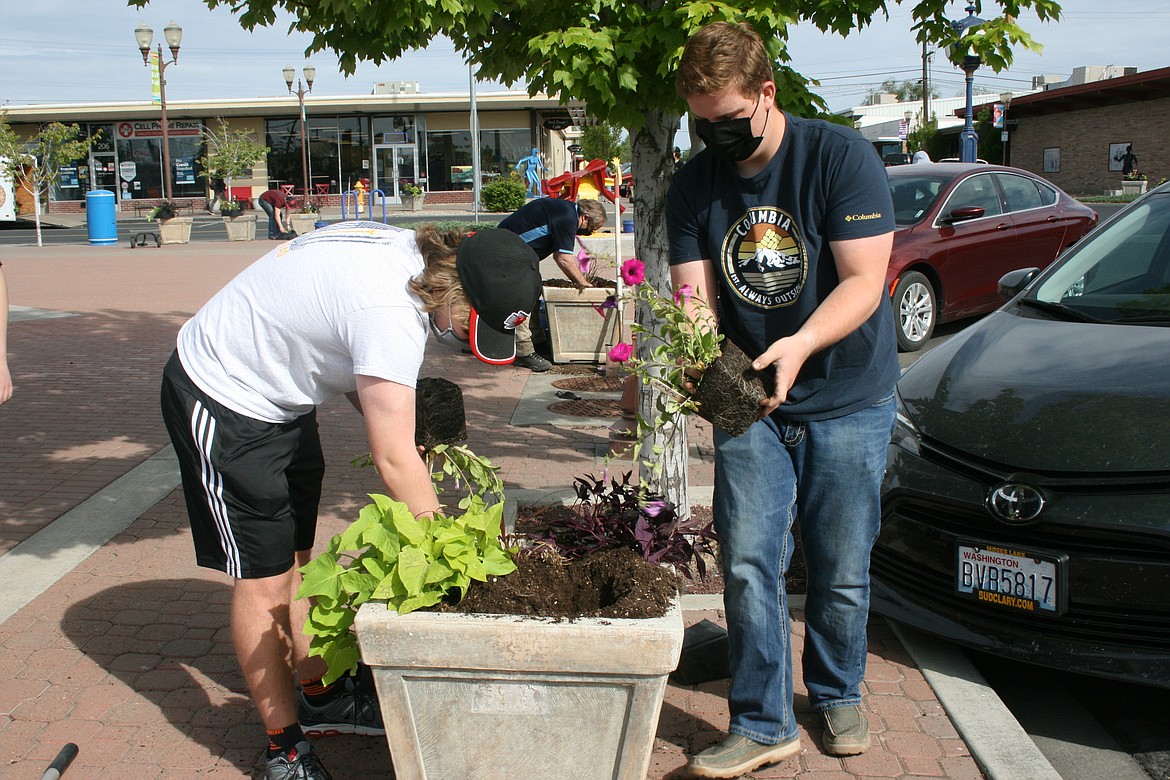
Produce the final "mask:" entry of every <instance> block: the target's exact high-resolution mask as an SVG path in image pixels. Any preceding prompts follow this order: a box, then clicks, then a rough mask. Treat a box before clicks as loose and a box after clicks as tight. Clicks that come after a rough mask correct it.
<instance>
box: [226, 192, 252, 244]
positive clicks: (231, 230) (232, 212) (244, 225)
mask: <svg viewBox="0 0 1170 780" xmlns="http://www.w3.org/2000/svg"><path fill="white" fill-rule="evenodd" d="M219 213H220V216H222V217H223V224H224V227H226V228H227V234H228V240H229V241H253V240H255V238H256V215H255V214H245V213H244V207H243V205H241V204H240V202H239V201H235V200H225V201H224V202H223V203H221V204H220V207H219Z"/></svg>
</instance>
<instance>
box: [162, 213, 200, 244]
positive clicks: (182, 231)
mask: <svg viewBox="0 0 1170 780" xmlns="http://www.w3.org/2000/svg"><path fill="white" fill-rule="evenodd" d="M156 221H157V222H158V236H159V240H160V241H161V242H162V243H164V244H186V243H189V242H190V241H191V223H192V222H194V221H195V220H194V218H193V217H171V218H170V219H159V220H156Z"/></svg>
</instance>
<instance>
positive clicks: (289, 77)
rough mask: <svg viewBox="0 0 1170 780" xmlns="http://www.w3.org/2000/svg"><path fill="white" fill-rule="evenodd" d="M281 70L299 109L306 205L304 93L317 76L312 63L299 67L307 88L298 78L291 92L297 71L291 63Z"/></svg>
mask: <svg viewBox="0 0 1170 780" xmlns="http://www.w3.org/2000/svg"><path fill="white" fill-rule="evenodd" d="M283 72H284V83H285V84H287V85H288V91H289V94H295V95H296V96H297V103H298V104H299V105H300V109H301V171H302V173H303V175H304V187H305V196H304V197H305V201H304V204H303V205H305V206H307V205H308V204H309V147H308V145H307V144H306V142H305V124H306V119H305V95H307V94H309V93H310V92H312V91H313V79H315V78H317V69H316V68H314V67H313V66H312V65H306V66H305V67H304V68H302V69H301V73H303V74H304V76H305V84H307V85H308V88H307V89H306V88H305V87H304V86H302V85H301V80H300V79H299V78H298V79H297V91H296V92H295V93H294V92H293V88H292V85H293V78H294V77H295V76H296V73H297V72H296V69H295V68H293V66H292V65H286V66H285V68H284V71H283ZM370 213H371V214H372V213H373V212H370Z"/></svg>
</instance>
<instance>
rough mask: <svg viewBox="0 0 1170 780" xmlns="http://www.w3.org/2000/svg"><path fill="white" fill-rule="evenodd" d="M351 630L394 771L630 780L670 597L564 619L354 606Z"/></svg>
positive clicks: (676, 613)
mask: <svg viewBox="0 0 1170 780" xmlns="http://www.w3.org/2000/svg"><path fill="white" fill-rule="evenodd" d="M355 629H356V631H357V637H358V643H359V645H360V647H361V653H362V659H363V660H364V661H365V662H366V663H367V664H368V665H369V666H370V667H371V668H372V670H373V673H374V680H375V682H376V684H377V688H378V699H379V702H380V704H381V708H382V718H383V720H384V722H385V724H386V739H387V741H388V742H389V743H390V755H391V757H392V758H393V761H394V776H395V777H396V778H397V780H424V778H425V780H465V779H466V778H470V777H501V778H502V777H508V778H512V777H515V778H573V779H574V780H642V778H644V777H645V776H646V771H647V768H648V766H649V764H650V758H651V754H652V752H653V749H654V737H655V733H656V732H657V727H658V715H659V712H660V710H661V707H662V697H663V693H664V691H665V689H666V680H667V676H668V675H669V674H670V672H671V671H672V670H673V669H674V668H675V667H676V666H677V665H678V659H679V654H680V653H681V651H682V640H683V622H682V611H681V609H680V607H679V604H678V601H677V600H676V601H675V602H674V604H673V605H672V606H671V609H670V610H669V611H668V612H667V614H666V615H665V616H664V617H661V618H654V619H649V620H619V619H597V618H582V619H578V620H572V621H557V620H554V619H550V618H532V617H516V616H509V615H457V614H448V613H442V614H439V613H431V612H413V613H411V614H409V615H398V614H397V613H394V612H390V611H388V610H387V609H386V608H385V605H383V604H377V603H367V604H365V605H363V606H362V607H361V609H360V610H359V611H358V616H357V620H356V622H355Z"/></svg>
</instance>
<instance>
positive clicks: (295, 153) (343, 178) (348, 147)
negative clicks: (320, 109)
mask: <svg viewBox="0 0 1170 780" xmlns="http://www.w3.org/2000/svg"><path fill="white" fill-rule="evenodd" d="M366 121H367V120H365V119H363V118H362V117H309V123H308V126H307V130H308V132H307V133H306V137H305V142H306V143H307V144H308V147H309V186H310V188H311V189H312V190H313V192H314V193H316V192H317V191H318V186H319V185H321V186H323V187H324V188H325V190H326V192H329V193H338V192H342V191H343V190H347V189H352V188H353V185H354V183H356V182H357V180H358V179H360V178H362V177H363V176H369V175H370V171H369V167H368V164H369V159H370V153H369V142H368V136H367V134H366ZM265 145H266V146H267V147H268V149H269V152H268V180H269V181H268V184H269V186H280V185H281V184H291V185H293V186H294V187H295V188H296V191H297V192H300V191H301V190H302V189H303V188H304V184H303V182H304V171H303V169H302V167H301V126H300V122H299V120H297V119H295V118H294V119H269V120H267V121H266V122H265ZM363 161H364V162H365V163H366V167H363Z"/></svg>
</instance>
